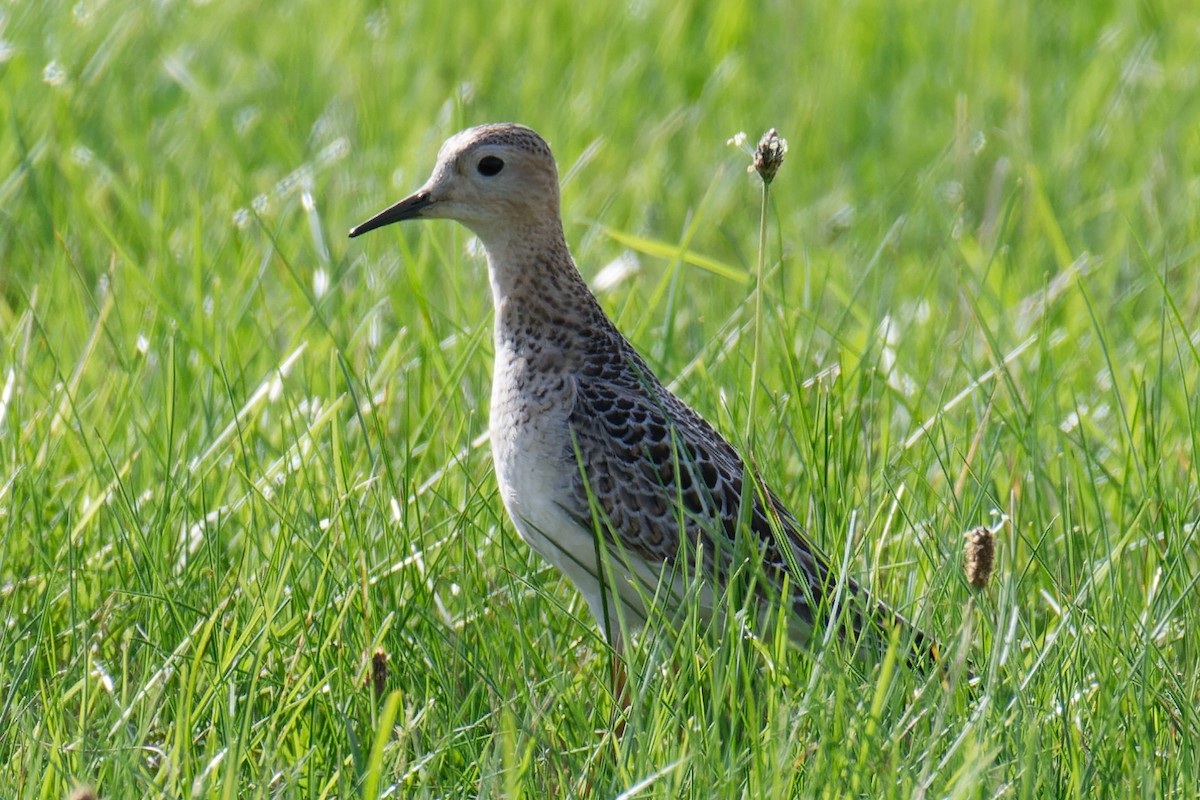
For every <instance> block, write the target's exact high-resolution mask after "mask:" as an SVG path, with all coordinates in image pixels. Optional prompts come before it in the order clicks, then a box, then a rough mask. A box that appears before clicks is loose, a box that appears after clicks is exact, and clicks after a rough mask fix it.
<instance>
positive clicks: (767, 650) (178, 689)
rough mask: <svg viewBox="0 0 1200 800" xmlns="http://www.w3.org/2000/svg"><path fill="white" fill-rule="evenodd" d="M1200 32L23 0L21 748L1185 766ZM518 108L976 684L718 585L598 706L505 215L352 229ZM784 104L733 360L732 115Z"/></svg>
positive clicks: (796, 504) (916, 768)
mask: <svg viewBox="0 0 1200 800" xmlns="http://www.w3.org/2000/svg"><path fill="white" fill-rule="evenodd" d="M1198 32H1200V16H1198V15H1197V13H1196V11H1194V10H1192V9H1190V7H1186V5H1185V6H1179V7H1171V8H1170V9H1169V10H1168V9H1167V8H1165V7H1159V5H1156V4H1155V3H1153V2H1151V3H1141V4H1137V5H1133V6H1130V7H1128V8H1125V7H1123V6H1116V5H1114V6H1112V7H1107V6H1106V5H1105V4H1070V5H1067V6H1063V7H1061V8H1055V7H1048V6H1047V5H1046V4H1037V3H1015V4H1014V3H1001V2H977V3H973V4H970V5H969V6H968V7H961V6H959V5H955V4H949V3H943V2H934V1H931V2H925V3H917V4H914V5H909V6H904V7H902V8H901V7H897V6H895V5H894V4H890V3H882V2H875V1H874V0H868V1H867V2H860V3H853V4H795V3H761V4H757V5H742V4H736V3H727V2H720V3H711V4H708V5H705V6H702V7H699V8H693V7H691V6H689V5H688V4H672V3H663V4H655V3H635V4H632V5H631V6H630V7H628V8H626V9H625V10H624V11H622V12H620V13H618V12H616V11H614V10H613V9H611V8H610V7H608V6H606V5H603V4H550V5H546V4H543V7H542V8H540V9H539V11H538V12H537V13H536V14H535V13H532V12H530V11H529V10H527V9H525V8H523V7H512V8H498V7H496V5H495V4H486V3H472V2H465V3H464V2H460V3H455V4H452V5H451V4H432V3H430V4H411V5H407V4H400V5H396V6H395V7H394V8H392V7H389V8H388V9H387V10H381V9H378V8H376V7H374V6H365V5H360V4H355V3H348V4H346V3H343V4H322V3H316V2H310V1H307V0H302V1H301V2H295V3H288V4H283V5H281V6H279V7H264V6H262V4H258V3H249V2H238V1H237V0H234V1H233V2H220V3H183V2H177V3H154V4H149V3H133V2H126V1H125V0H108V2H89V1H88V0H84V2H80V3H61V2H48V3H15V4H11V3H10V4H8V5H6V6H4V7H3V9H2V10H0V129H2V130H3V134H2V135H0V622H2V625H0V797H3V798H9V797H14V798H15V797H21V798H25V797H29V798H60V797H64V796H65V795H66V793H67V792H68V791H69V790H70V788H71V787H72V786H74V785H76V784H77V783H81V782H82V783H90V784H94V785H96V786H97V787H98V788H99V791H100V793H101V796H103V797H106V798H107V797H124V796H131V797H146V796H169V797H183V796H188V797H192V796H195V797H200V796H214V797H216V796H221V797H226V796H227V797H314V798H317V797H333V796H338V797H348V796H354V795H356V794H358V793H361V792H363V791H364V790H374V791H377V792H379V793H381V794H382V793H388V795H389V796H397V797H398V796H405V797H408V796H414V797H457V796H484V797H497V796H504V797H517V796H522V795H523V796H528V797H540V796H566V795H573V796H597V797H612V796H617V795H620V794H621V793H622V792H627V794H626V795H625V796H627V797H664V798H665V797H678V796H697V797H735V796H745V797H779V798H787V797H795V796H818V795H819V796H870V797H904V798H908V797H913V796H918V795H920V796H952V797H991V796H997V795H999V796H1019V797H1047V796H1050V797H1060V796H1095V795H1097V794H1105V793H1112V794H1131V793H1134V792H1145V793H1146V794H1148V795H1154V796H1186V795H1188V794H1189V793H1190V792H1192V791H1193V787H1194V786H1195V785H1196V784H1197V781H1198V780H1200V774H1197V766H1198V764H1200V754H1198V753H1197V746H1196V742H1197V741H1200V718H1198V716H1197V712H1196V709H1197V707H1198V706H1200V678H1198V677H1197V669H1196V666H1195V665H1196V663H1197V660H1198V653H1200V650H1198V646H1200V640H1198V638H1197V631H1198V630H1200V619H1198V611H1197V609H1198V608H1200V604H1198V603H1197V592H1196V581H1197V576H1198V575H1200V548H1198V547H1197V527H1196V526H1197V522H1198V520H1200V502H1198V494H1200V480H1198V476H1197V472H1196V464H1197V462H1198V460H1200V400H1198V399H1197V397H1198V394H1197V391H1196V387H1197V385H1198V383H1200V351H1198V349H1197V348H1198V347H1200V330H1198V329H1197V322H1196V320H1197V319H1200V265H1198V264H1197V248H1196V242H1197V241H1200V217H1198V215H1197V209H1198V208H1200V181H1198V179H1197V176H1198V175H1200V90H1198V89H1200V87H1198V85H1197V84H1198V81H1200V74H1198V73H1197V72H1196V70H1195V67H1194V64H1195V53H1196V52H1198V51H1200V41H1198V39H1200V33H1198ZM502 119H512V120H518V121H522V122H526V123H528V124H530V125H532V126H534V127H536V128H537V129H539V130H540V131H541V132H542V133H543V134H544V135H545V136H546V137H547V138H548V139H549V141H550V143H551V144H552V145H553V147H554V148H555V152H556V154H557V156H558V158H559V162H560V168H561V172H562V174H563V176H564V179H565V185H564V212H565V219H566V226H567V236H568V239H569V240H570V242H571V243H572V245H573V247H574V250H575V253H576V256H577V258H578V260H579V261H580V264H581V267H582V269H583V271H584V274H585V276H586V277H587V278H588V279H589V280H591V279H593V278H595V276H597V275H598V274H599V273H600V272H601V269H602V268H603V267H604V266H605V265H608V264H611V263H613V262H615V261H617V260H618V259H624V261H623V262H622V264H623V266H622V267H621V268H614V269H613V270H612V271H610V272H609V273H608V275H609V276H610V280H607V281H606V282H605V285H604V287H603V288H602V289H601V290H600V291H599V295H600V298H601V302H602V303H603V304H604V306H605V307H606V309H607V310H608V311H609V312H610V313H611V314H612V315H613V317H614V318H615V319H616V320H617V321H618V323H619V324H620V326H621V327H622V329H623V330H625V331H626V332H627V333H628V334H629V335H630V337H631V338H632V339H633V341H634V342H635V344H636V345H637V346H638V347H639V348H640V350H641V351H642V352H643V353H645V354H646V355H647V357H648V358H649V360H650V363H651V364H652V365H653V366H654V367H655V369H656V370H657V371H658V372H659V374H660V375H661V376H662V377H663V378H664V379H665V380H667V381H668V382H670V383H672V386H673V388H674V389H675V390H676V391H677V392H679V393H680V394H681V395H682V396H683V397H684V398H686V399H687V400H688V401H689V402H690V403H691V404H692V405H693V406H695V407H696V408H697V409H699V410H700V411H701V412H702V413H704V414H705V415H706V416H707V417H708V418H709V419H711V420H713V421H714V423H716V424H717V426H718V427H719V428H720V429H721V430H722V431H723V432H725V433H726V434H727V435H729V436H730V437H732V438H734V439H735V440H736V441H738V442H739V443H743V444H744V443H745V441H744V439H745V438H746V437H744V435H743V434H744V431H746V430H747V426H750V427H751V428H752V430H753V443H754V458H755V460H756V463H757V465H758V468H759V470H760V471H761V472H762V474H763V475H764V476H765V477H766V478H767V479H768V481H769V482H770V483H771V484H772V485H773V486H774V487H775V488H776V490H777V491H778V492H779V493H780V494H781V495H782V496H783V497H784V498H785V499H786V500H787V502H788V503H789V505H790V506H791V508H792V509H793V510H794V511H795V513H796V515H797V516H798V517H799V518H800V519H801V520H803V521H804V522H805V523H806V524H807V525H808V527H809V528H810V529H811V530H812V531H813V532H814V536H815V538H816V539H817V540H818V541H819V542H820V543H821V545H822V546H823V547H824V549H825V550H826V551H827V552H828V553H829V554H830V555H831V557H833V558H834V560H835V561H837V562H839V563H844V564H845V565H846V568H847V569H848V570H849V572H850V573H851V574H853V575H855V576H856V577H858V578H859V579H861V580H862V581H864V582H865V583H867V584H868V585H870V586H871V587H872V588H873V589H875V590H877V591H878V592H879V593H880V594H882V595H883V596H885V597H887V598H888V599H889V600H890V601H892V602H893V603H894V604H895V605H896V606H897V607H898V608H899V609H900V610H901V611H903V612H904V613H906V614H907V615H909V616H911V617H913V618H915V619H917V620H918V621H919V622H920V623H921V624H922V625H923V626H924V627H925V628H927V629H929V630H930V631H932V632H934V633H935V634H936V635H937V636H938V637H939V638H940V639H941V640H942V641H943V642H944V643H945V644H946V645H947V647H948V648H949V649H950V651H951V652H952V653H960V652H962V653H965V654H968V655H969V657H970V659H971V661H972V664H973V666H974V669H975V671H976V672H977V673H978V674H979V676H980V686H979V688H978V690H977V692H976V694H975V696H974V697H972V696H971V695H970V694H969V693H968V692H966V691H965V690H963V689H962V688H954V689H950V690H947V689H945V688H944V687H943V686H942V685H941V682H940V681H939V680H938V679H937V677H936V676H931V677H923V676H921V675H916V674H912V673H910V672H909V671H907V670H905V669H904V668H903V667H902V666H900V665H897V664H895V663H894V662H891V661H887V660H885V662H884V663H883V664H881V665H877V666H870V665H866V666H864V665H861V664H858V663H857V662H855V661H854V660H853V659H852V658H850V656H849V654H848V653H847V652H846V651H845V648H843V647H842V646H841V645H840V644H839V643H838V642H836V641H833V642H828V643H818V644H817V645H815V646H814V647H813V648H812V649H811V650H809V651H807V652H799V651H796V650H795V649H793V648H789V647H786V646H784V644H783V643H782V642H781V641H777V640H775V639H772V638H769V637H768V638H763V637H762V636H761V635H756V634H755V633H754V632H752V631H749V630H746V629H744V628H743V627H742V626H741V625H740V622H741V620H742V618H741V617H739V616H738V615H736V614H733V615H729V616H728V617H727V618H726V620H725V621H724V623H723V624H722V625H719V626H717V629H716V630H708V629H706V628H705V626H703V625H702V624H700V623H699V621H698V620H696V619H694V617H688V616H685V617H684V619H683V620H682V622H681V623H680V624H679V625H678V628H679V630H673V629H672V626H667V625H665V624H663V625H659V624H653V625H651V628H650V629H649V630H648V631H647V632H646V634H645V636H644V638H643V640H642V642H641V645H640V646H639V647H637V648H634V649H633V650H632V651H631V652H630V653H629V654H628V660H629V671H630V680H631V684H632V685H633V686H634V687H635V688H636V691H635V692H634V693H633V696H632V698H631V703H630V707H629V709H628V719H627V722H626V724H625V727H624V732H623V735H622V736H620V737H618V736H616V735H614V728H613V716H614V713H615V708H616V706H617V705H619V704H617V703H616V702H615V701H614V699H613V697H612V694H611V681H610V673H609V670H610V653H609V652H608V650H607V648H606V646H605V645H604V644H603V642H602V641H600V639H599V638H598V635H597V632H596V629H595V627H594V625H593V623H592V622H591V620H590V619H589V616H588V613H587V609H586V607H585V606H584V604H583V603H582V602H581V601H580V599H579V597H577V596H576V595H575V593H574V592H572V591H571V590H570V588H569V587H568V586H567V585H566V584H565V583H564V582H563V581H562V579H561V578H560V577H559V576H558V575H557V574H555V573H554V572H553V571H552V570H550V569H549V568H547V567H546V566H545V565H544V564H543V563H542V562H541V561H540V560H538V559H537V558H536V557H534V556H532V555H531V554H530V553H529V551H528V550H527V548H526V547H525V546H524V545H523V544H522V543H521V542H520V541H519V540H518V539H517V537H516V536H515V535H514V533H513V531H512V528H511V526H510V525H509V523H508V521H507V519H506V518H505V516H504V513H503V509H502V507H501V505H500V503H499V499H498V497H497V496H496V487H495V481H494V478H493V477H492V473H491V464H490V460H489V457H488V448H487V441H486V431H487V396H488V390H489V383H490V379H489V369H490V355H491V341H490V335H489V334H490V329H491V309H490V301H489V297H488V291H487V286H486V272H485V268H484V265H483V263H482V261H481V259H480V257H479V255H478V253H477V252H476V248H473V247H472V245H471V242H470V241H469V236H468V235H467V234H466V233H465V232H464V231H463V230H462V229H459V228H456V227H454V226H452V225H450V224H449V223H442V224H433V223H430V224H426V225H424V226H416V227H402V228H399V229H395V230H393V231H392V232H391V233H390V234H381V235H379V236H377V237H374V238H371V237H368V239H365V240H360V241H359V240H356V241H354V242H349V241H347V240H346V239H345V232H346V230H347V229H348V228H349V227H350V226H351V225H352V224H355V223H357V222H360V221H361V220H362V219H365V218H366V217H367V216H368V215H369V214H371V213H373V212H375V211H377V210H379V209H380V208H382V207H383V205H384V204H386V203H388V202H391V201H393V200H395V199H397V198H399V197H400V196H401V195H403V194H404V193H406V192H408V191H409V190H411V189H413V188H414V187H416V186H417V185H419V184H420V183H421V182H422V181H423V180H424V178H425V176H426V173H427V171H428V169H429V168H430V166H431V165H432V163H433V159H434V155H435V153H436V150H437V147H438V145H439V144H440V143H441V141H442V140H443V139H444V138H445V137H446V136H447V135H448V134H450V133H452V132H454V131H455V130H457V129H459V128H460V127H463V126H465V125H468V124H473V123H478V122H484V121H494V120H502ZM772 126H773V127H776V128H778V129H779V131H780V133H781V134H782V135H783V136H785V137H786V138H787V139H788V141H789V145H790V146H789V153H788V159H787V162H786V163H785V165H784V167H783V169H782V171H781V172H780V175H779V177H778V178H777V179H776V180H775V182H774V183H773V184H772V189H771V209H770V219H769V223H770V224H769V227H768V230H769V231H770V233H769V238H768V241H767V253H768V255H769V260H768V262H767V265H766V266H767V269H766V273H765V276H764V280H763V282H762V285H763V287H764V289H765V293H764V295H763V300H764V303H763V309H762V312H761V319H760V320H759V324H761V325H762V329H761V333H762V352H761V354H760V356H761V357H760V359H759V366H758V375H759V383H758V390H757V393H755V394H752V393H751V392H750V391H749V384H750V380H751V375H752V372H753V369H752V367H753V364H752V362H753V361H754V358H753V353H752V350H753V341H754V336H755V334H754V330H753V327H752V326H753V325H754V323H755V313H754V299H753V291H754V285H755V284H754V281H753V280H751V277H752V276H753V275H754V274H755V269H756V253H757V250H756V248H757V242H758V200H759V194H758V191H759V189H758V186H757V183H756V181H757V179H754V178H751V177H748V176H746V175H745V168H746V166H747V163H748V162H747V160H746V157H745V155H744V154H743V153H741V152H740V151H738V150H737V149H735V148H730V147H728V146H727V145H726V140H727V139H728V138H729V137H730V136H732V135H733V134H734V133H736V132H737V131H740V130H744V131H747V132H748V133H749V134H750V135H751V136H752V137H754V136H757V135H758V134H759V133H761V132H762V131H764V130H766V129H767V128H768V127H772ZM752 396H753V397H754V402H753V404H751V403H750V398H751V397H752ZM980 524H988V525H997V526H998V529H999V533H998V539H999V551H998V565H997V573H996V575H995V577H994V578H993V581H992V583H991V585H990V587H988V588H987V589H986V590H984V591H983V592H979V593H976V592H973V591H972V590H970V589H969V588H968V586H967V584H966V582H965V580H964V578H963V577H962V573H961V546H962V533H963V532H964V531H966V530H968V529H970V528H972V527H975V526H977V525H980ZM734 607H735V608H736V607H737V606H736V604H735V605H734ZM377 649H382V650H383V651H384V652H386V653H387V654H388V656H389V660H388V675H387V684H386V686H387V693H386V694H384V695H383V696H381V697H380V696H376V695H375V694H374V692H373V690H372V689H371V688H369V680H368V679H369V676H370V663H371V657H372V654H373V653H374V652H375V651H376V650H377ZM389 722H390V724H388V723H389Z"/></svg>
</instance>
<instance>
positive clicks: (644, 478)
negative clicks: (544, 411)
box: [569, 360, 860, 624]
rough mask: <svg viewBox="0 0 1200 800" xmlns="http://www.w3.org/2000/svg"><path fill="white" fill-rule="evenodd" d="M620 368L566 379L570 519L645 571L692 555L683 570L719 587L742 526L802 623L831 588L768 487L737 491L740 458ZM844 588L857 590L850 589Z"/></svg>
mask: <svg viewBox="0 0 1200 800" xmlns="http://www.w3.org/2000/svg"><path fill="white" fill-rule="evenodd" d="M639 361H640V360H639ZM625 366H626V369H623V370H620V375H617V376H614V375H612V374H608V375H603V376H600V377H602V378H603V379H599V380H588V378H587V377H586V376H584V377H579V378H576V381H577V386H576V390H575V403H574V406H573V408H572V410H571V414H570V417H569V425H570V429H571V433H572V437H573V447H574V448H575V452H574V453H573V454H571V456H572V457H573V460H574V461H575V463H576V464H577V466H578V469H579V475H578V480H576V481H575V482H574V485H575V497H574V500H575V511H576V513H578V514H584V513H586V514H588V515H590V516H591V517H592V518H596V519H597V520H598V522H599V525H598V527H599V528H600V530H601V532H602V533H603V534H604V535H605V536H607V537H609V539H610V540H611V541H614V542H615V543H619V545H620V546H621V547H623V548H625V549H626V550H627V551H629V552H630V553H631V554H634V555H636V556H638V557H640V558H642V559H644V560H646V561H647V562H649V563H651V564H664V563H666V564H670V563H672V562H674V561H675V559H677V558H678V557H679V556H680V555H681V554H683V553H687V554H688V557H689V558H691V557H692V556H691V554H693V553H700V554H701V556H702V560H701V563H700V564H698V565H697V564H689V565H688V566H689V567H691V566H700V567H702V568H703V571H704V572H705V573H706V574H707V576H708V577H710V578H716V579H717V581H718V582H719V583H720V582H723V578H724V577H725V575H726V574H727V573H726V571H727V570H728V569H730V568H731V567H733V566H735V565H736V564H737V563H740V561H741V560H742V559H740V558H738V555H737V547H736V545H737V533H738V528H739V524H742V525H744V528H743V530H745V531H746V532H748V534H749V535H750V537H751V538H750V542H751V543H752V545H753V546H754V548H755V550H756V551H757V553H758V554H759V555H760V556H761V562H762V567H763V572H764V574H765V575H766V577H767V579H768V580H769V581H770V582H771V583H772V584H774V585H775V587H776V589H779V588H781V587H782V585H783V577H784V575H788V576H789V585H790V587H791V589H790V594H791V598H790V602H791V604H792V606H793V607H794V609H795V611H796V612H797V613H798V614H799V615H800V617H801V618H802V620H803V621H804V622H805V623H807V624H811V622H812V618H813V609H815V608H818V607H819V606H820V604H821V603H822V602H823V600H824V598H825V596H826V595H827V594H828V593H829V592H830V591H832V590H833V589H834V584H835V580H836V577H835V575H834V571H833V570H832V569H831V567H830V564H829V561H828V559H827V558H826V557H825V556H824V555H822V554H821V552H820V551H819V550H818V549H817V548H816V547H815V546H814V545H813V543H812V542H811V541H810V540H809V539H808V537H807V536H806V535H805V533H804V531H803V529H802V528H801V526H800V524H799V523H798V522H797V521H796V520H795V519H794V518H793V517H792V515H791V514H790V513H788V512H787V510H786V509H784V508H783V506H782V505H781V504H780V502H779V501H778V499H777V498H776V497H775V495H774V494H772V493H771V492H770V490H768V489H767V488H766V487H764V486H761V485H758V486H756V485H754V483H752V484H751V485H750V486H748V487H746V486H745V485H744V484H745V478H746V476H747V474H748V473H747V472H746V469H745V465H744V463H743V461H742V459H741V457H740V456H738V454H737V452H736V451H735V450H734V449H733V447H732V446H731V445H730V444H729V443H728V442H727V441H725V439H724V438H722V437H721V435H720V434H719V433H717V432H716V431H715V430H714V429H713V428H712V426H710V425H709V424H708V423H707V422H705V421H704V419H703V418H701V417H700V416H699V415H698V414H696V413H695V412H694V411H692V410H691V409H690V408H689V407H688V406H687V405H686V404H684V403H683V402H682V401H680V400H679V399H678V398H676V397H675V396H674V395H672V394H671V393H670V392H668V391H667V390H666V389H665V388H663V387H662V385H661V384H659V383H658V381H657V380H655V379H654V378H653V376H652V375H650V373H649V372H648V371H645V372H644V373H643V374H638V373H639V372H640V371H641V370H642V369H644V365H643V364H640V363H630V364H627V365H625ZM639 368H641V369H639ZM621 377H623V378H624V380H621V379H620V378H621ZM743 504H746V505H745V506H744V505H743ZM847 588H848V589H849V590H850V591H851V592H852V593H858V592H859V591H860V590H859V589H858V587H857V585H856V584H854V583H853V582H847Z"/></svg>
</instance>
